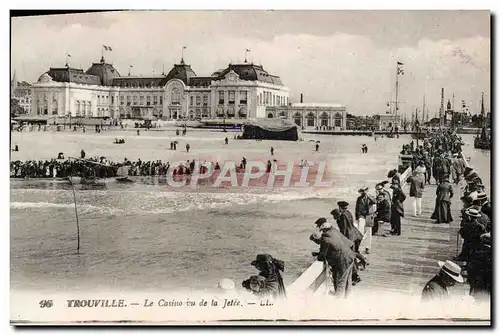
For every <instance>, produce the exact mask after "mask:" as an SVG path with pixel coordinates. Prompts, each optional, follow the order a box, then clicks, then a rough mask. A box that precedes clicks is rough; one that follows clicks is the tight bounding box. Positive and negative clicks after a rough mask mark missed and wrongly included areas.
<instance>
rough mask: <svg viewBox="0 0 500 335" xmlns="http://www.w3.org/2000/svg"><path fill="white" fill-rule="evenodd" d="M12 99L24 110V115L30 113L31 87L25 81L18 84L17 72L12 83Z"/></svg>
mask: <svg viewBox="0 0 500 335" xmlns="http://www.w3.org/2000/svg"><path fill="white" fill-rule="evenodd" d="M10 97H11V99H16V100H17V102H18V105H19V106H20V107H21V108H22V109H23V110H24V113H30V111H31V85H30V84H29V83H27V82H25V81H23V82H18V81H17V78H16V73H15V72H14V76H13V78H12V80H11V82H10Z"/></svg>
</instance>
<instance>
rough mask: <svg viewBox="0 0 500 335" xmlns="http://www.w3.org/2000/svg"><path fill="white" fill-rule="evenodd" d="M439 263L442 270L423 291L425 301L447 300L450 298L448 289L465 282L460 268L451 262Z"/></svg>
mask: <svg viewBox="0 0 500 335" xmlns="http://www.w3.org/2000/svg"><path fill="white" fill-rule="evenodd" d="M438 263H439V266H440V267H441V270H440V271H439V273H438V274H437V275H436V276H434V277H433V278H432V279H431V280H429V281H428V282H427V284H426V285H425V287H424V289H423V291H422V300H423V301H432V300H440V299H446V298H448V297H449V292H448V287H451V286H454V285H455V283H457V282H458V283H463V282H464V278H463V277H462V275H461V271H462V270H461V268H460V266H458V265H457V264H455V263H453V262H451V261H446V262H444V263H443V262H438Z"/></svg>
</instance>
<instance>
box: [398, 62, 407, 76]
mask: <svg viewBox="0 0 500 335" xmlns="http://www.w3.org/2000/svg"><path fill="white" fill-rule="evenodd" d="M403 65H404V64H403V63H401V62H398V75H404V74H405V71H404V70H403Z"/></svg>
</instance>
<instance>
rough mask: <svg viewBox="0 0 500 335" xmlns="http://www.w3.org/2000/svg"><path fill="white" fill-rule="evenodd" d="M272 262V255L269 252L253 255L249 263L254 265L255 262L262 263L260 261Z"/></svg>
mask: <svg viewBox="0 0 500 335" xmlns="http://www.w3.org/2000/svg"><path fill="white" fill-rule="evenodd" d="M272 262H273V256H271V255H269V254H258V255H257V257H255V260H254V261H252V263H250V264H251V265H253V266H255V265H257V264H262V263H272Z"/></svg>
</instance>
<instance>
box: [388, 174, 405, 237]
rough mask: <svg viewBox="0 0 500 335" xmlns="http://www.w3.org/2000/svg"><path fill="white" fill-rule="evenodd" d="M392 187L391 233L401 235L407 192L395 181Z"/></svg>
mask: <svg viewBox="0 0 500 335" xmlns="http://www.w3.org/2000/svg"><path fill="white" fill-rule="evenodd" d="M391 188H392V203H391V234H392V235H398V236H399V235H401V218H402V217H404V216H405V209H404V205H403V202H404V201H405V200H406V194H405V193H404V191H403V189H402V188H401V186H400V185H399V183H393V184H392V185H391Z"/></svg>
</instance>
